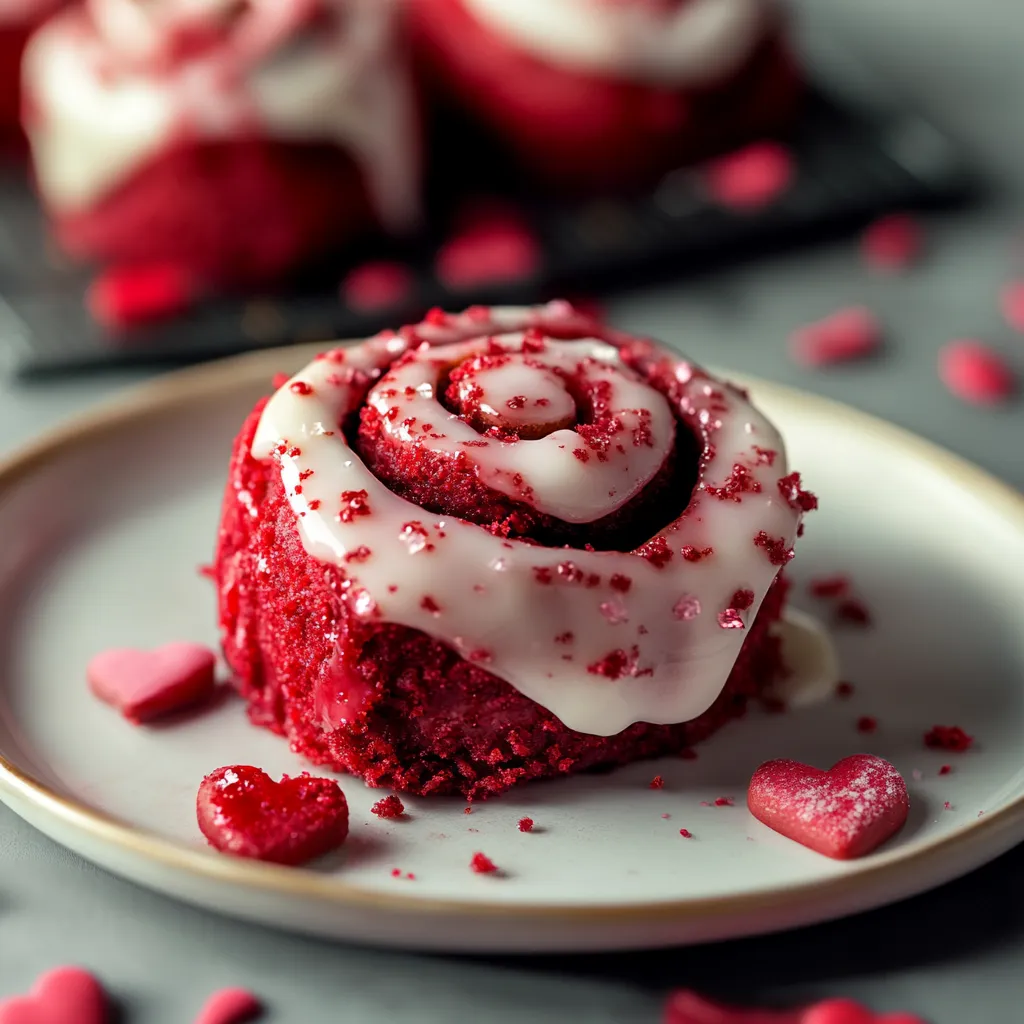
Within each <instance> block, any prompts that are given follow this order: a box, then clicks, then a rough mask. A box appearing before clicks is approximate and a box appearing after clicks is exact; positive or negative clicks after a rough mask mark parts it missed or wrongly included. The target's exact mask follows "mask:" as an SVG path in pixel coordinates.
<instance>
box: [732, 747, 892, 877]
mask: <svg viewBox="0 0 1024 1024" xmlns="http://www.w3.org/2000/svg"><path fill="white" fill-rule="evenodd" d="M747 806H748V807H749V808H750V812H751V814H753V815H754V817H755V818H757V819H758V820H759V821H761V822H763V823H764V824H765V825H767V826H768V827H769V828H771V829H774V830H775V831H776V832H778V833H780V834H781V835H784V836H786V837H787V838H788V839H792V840H794V841H795V842H798V843H801V844H803V845H804V846H807V847H808V848H810V849H812V850H815V851H817V852H818V853H821V854H824V855H825V856H826V857H833V858H835V859H837V860H848V859H851V858H854V857H862V856H864V855H865V854H867V853H869V852H870V851H871V850H873V849H874V848H875V847H877V846H879V845H880V844H881V843H883V842H885V840H886V839H888V838H889V837H890V836H892V835H894V834H895V833H896V832H898V831H899V829H900V828H902V827H903V824H904V822H905V821H906V820H907V813H908V811H909V809H910V798H909V796H908V794H907V785H906V783H905V782H904V781H903V778H902V776H901V775H900V773H899V772H898V771H897V770H896V768H895V767H893V765H891V764H890V763H889V762H888V761H885V760H883V759H882V758H880V757H876V756H874V755H873V754H854V755H853V756H852V757H847V758H844V759H843V760H842V761H839V762H838V763H837V764H835V765H833V766H832V767H831V768H830V769H829V770H828V771H820V770H819V769H817V768H813V767H811V766H810V765H806V764H800V763H799V762H797V761H789V760H779V761H768V762H766V763H765V764H762V765H761V766H760V767H759V768H758V769H757V771H756V772H754V776H753V778H752V779H751V780H750V787H749V789H748V791H747Z"/></svg>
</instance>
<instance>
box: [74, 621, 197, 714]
mask: <svg viewBox="0 0 1024 1024" xmlns="http://www.w3.org/2000/svg"><path fill="white" fill-rule="evenodd" d="M216 665H217V659H216V655H215V654H214V653H213V651H212V650H210V648H209V647H206V646H204V645H203V644H196V643H190V642H188V641H180V642H177V643H170V644H164V645H163V646H162V647H157V648H155V649H153V650H152V651H140V650H137V649H135V648H132V647H115V648H112V649H110V650H107V651H102V652H101V653H100V654H97V655H96V656H95V657H94V658H93V659H92V660H91V661H90V662H89V664H88V666H87V667H86V679H87V681H88V683H89V688H90V689H91V690H92V692H93V694H94V695H95V696H96V697H98V698H99V699H100V700H102V701H103V702H104V703H106V704H110V705H111V706H112V707H115V708H117V709H118V711H120V712H121V714H122V715H124V717H125V718H127V719H128V720H129V721H130V722H133V723H135V724H136V725H138V724H140V723H142V722H148V721H150V720H151V719H154V718H159V717H160V716H161V715H166V714H169V713H171V712H173V711H179V710H181V709H182V708H185V707H188V706H191V705H193V704H198V703H199V702H200V701H203V700H205V699H207V698H208V697H210V696H211V695H212V693H213V689H214V684H215V678H214V674H215V670H216Z"/></svg>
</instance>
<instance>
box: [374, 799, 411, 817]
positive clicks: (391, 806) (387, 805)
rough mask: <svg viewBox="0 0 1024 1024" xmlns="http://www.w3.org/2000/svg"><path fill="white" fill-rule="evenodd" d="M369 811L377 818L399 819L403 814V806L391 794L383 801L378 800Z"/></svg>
mask: <svg viewBox="0 0 1024 1024" xmlns="http://www.w3.org/2000/svg"><path fill="white" fill-rule="evenodd" d="M370 811H371V812H372V813H373V814H376V815H377V817H378V818H399V817H401V816H402V815H403V814H404V813H405V805H404V804H403V803H402V801H401V800H399V799H398V797H397V796H395V794H394V793H392V794H391V795H390V796H386V797H384V799H383V800H378V801H377V802H376V803H375V804H374V805H373V806H372V807H371V808H370Z"/></svg>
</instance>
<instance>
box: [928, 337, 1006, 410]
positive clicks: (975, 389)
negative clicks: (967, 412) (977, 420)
mask: <svg viewBox="0 0 1024 1024" xmlns="http://www.w3.org/2000/svg"><path fill="white" fill-rule="evenodd" d="M939 378H940V379H941V380H942V383H943V384H945V385H946V387H947V388H948V389H949V391H950V392H951V393H952V394H954V395H955V396H956V397H957V398H960V399H962V400H963V401H965V402H970V403H971V404H973V405H998V404H999V403H1001V402H1005V401H1007V400H1008V399H1009V398H1011V397H1013V395H1014V394H1015V393H1016V391H1017V377H1016V374H1015V373H1014V372H1013V370H1012V369H1011V367H1010V365H1009V363H1007V362H1006V360H1005V359H1004V358H1003V357H1002V356H1001V355H999V353H997V352H995V351H994V350H993V349H991V348H989V347H988V346H987V345H985V344H983V343H982V342H980V341H974V340H971V339H967V340H961V341H952V342H950V343H949V344H948V345H946V346H945V348H943V349H942V351H941V352H940V353H939Z"/></svg>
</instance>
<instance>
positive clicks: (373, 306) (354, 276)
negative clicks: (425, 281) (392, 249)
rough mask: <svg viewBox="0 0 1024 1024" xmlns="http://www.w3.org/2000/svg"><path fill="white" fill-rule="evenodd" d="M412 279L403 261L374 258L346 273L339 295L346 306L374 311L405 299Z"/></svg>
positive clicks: (410, 272)
mask: <svg viewBox="0 0 1024 1024" xmlns="http://www.w3.org/2000/svg"><path fill="white" fill-rule="evenodd" d="M414 283H415V282H414V279H413V275H412V271H411V270H410V269H409V268H408V267H407V266H406V265H405V264H404V263H396V262H394V261H392V260H376V261H373V262H370V263H363V264H361V265H360V266H358V267H356V268H355V269H354V270H352V271H351V272H350V273H349V275H348V276H347V277H346V278H345V280H344V281H343V282H342V284H341V296H342V298H343V299H344V300H345V304H346V305H347V306H348V307H349V308H350V309H354V310H358V311H359V312H364V313H365V312H374V311H376V310H380V309H388V308H389V307H391V306H396V305H399V304H400V303H402V302H405V301H407V300H408V299H409V297H410V296H411V294H412V291H413V287H414Z"/></svg>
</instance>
